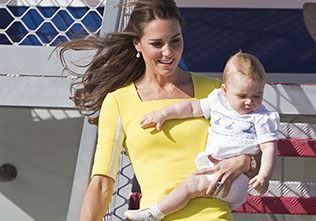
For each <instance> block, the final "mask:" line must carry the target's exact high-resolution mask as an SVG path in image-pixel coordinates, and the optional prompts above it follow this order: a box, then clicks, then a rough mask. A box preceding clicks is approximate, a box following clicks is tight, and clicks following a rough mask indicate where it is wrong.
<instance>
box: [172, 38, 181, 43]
mask: <svg viewBox="0 0 316 221" xmlns="http://www.w3.org/2000/svg"><path fill="white" fill-rule="evenodd" d="M179 41H180V39H178V38H176V39H173V40H172V41H171V43H178V42H179Z"/></svg>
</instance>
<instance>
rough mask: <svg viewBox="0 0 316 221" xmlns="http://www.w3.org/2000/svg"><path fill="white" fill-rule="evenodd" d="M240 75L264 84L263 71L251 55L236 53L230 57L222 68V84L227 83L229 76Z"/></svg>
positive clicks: (256, 59) (257, 60)
mask: <svg viewBox="0 0 316 221" xmlns="http://www.w3.org/2000/svg"><path fill="white" fill-rule="evenodd" d="M237 73H240V74H242V75H245V76H247V77H248V78H249V79H251V80H253V81H256V82H260V83H261V82H262V83H264V82H265V81H266V76H265V70H264V67H263V65H262V64H261V62H260V61H259V59H258V58H257V57H255V56H253V55H251V54H247V53H242V52H238V53H236V54H235V55H233V56H231V57H230V58H229V59H228V61H227V63H226V65H225V68H224V72H223V83H227V81H228V80H229V78H230V76H232V75H235V74H237Z"/></svg>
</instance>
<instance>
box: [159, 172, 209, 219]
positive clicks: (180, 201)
mask: <svg viewBox="0 0 316 221" xmlns="http://www.w3.org/2000/svg"><path fill="white" fill-rule="evenodd" d="M210 183H211V182H210V181H209V180H208V179H207V178H206V176H204V175H191V176H189V177H188V178H186V179H185V180H183V181H182V182H181V183H180V184H179V185H178V186H177V187H176V188H175V189H174V190H172V191H171V192H170V193H169V194H168V195H167V196H165V197H164V198H163V199H162V200H160V201H159V202H158V203H157V207H158V208H159V210H160V211H161V212H162V213H163V214H164V215H169V214H171V213H174V212H177V211H179V210H181V209H183V208H184V207H185V206H186V205H187V204H188V202H189V201H190V200H191V199H194V198H198V197H210V196H207V195H206V194H205V193H206V190H207V188H208V187H209V185H210Z"/></svg>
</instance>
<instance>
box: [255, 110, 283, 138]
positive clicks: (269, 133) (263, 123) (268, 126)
mask: <svg viewBox="0 0 316 221" xmlns="http://www.w3.org/2000/svg"><path fill="white" fill-rule="evenodd" d="M279 125H280V116H279V114H278V113H277V112H276V111H269V112H267V113H265V114H263V115H262V116H261V117H260V118H259V119H258V120H257V122H256V126H255V127H256V133H257V139H258V143H259V144H260V143H265V142H268V141H274V140H278V136H277V131H278V129H279Z"/></svg>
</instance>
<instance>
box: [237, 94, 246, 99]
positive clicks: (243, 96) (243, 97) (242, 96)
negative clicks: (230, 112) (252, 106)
mask: <svg viewBox="0 0 316 221" xmlns="http://www.w3.org/2000/svg"><path fill="white" fill-rule="evenodd" d="M238 97H239V98H241V99H245V98H246V97H247V96H246V95H239V96H238Z"/></svg>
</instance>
